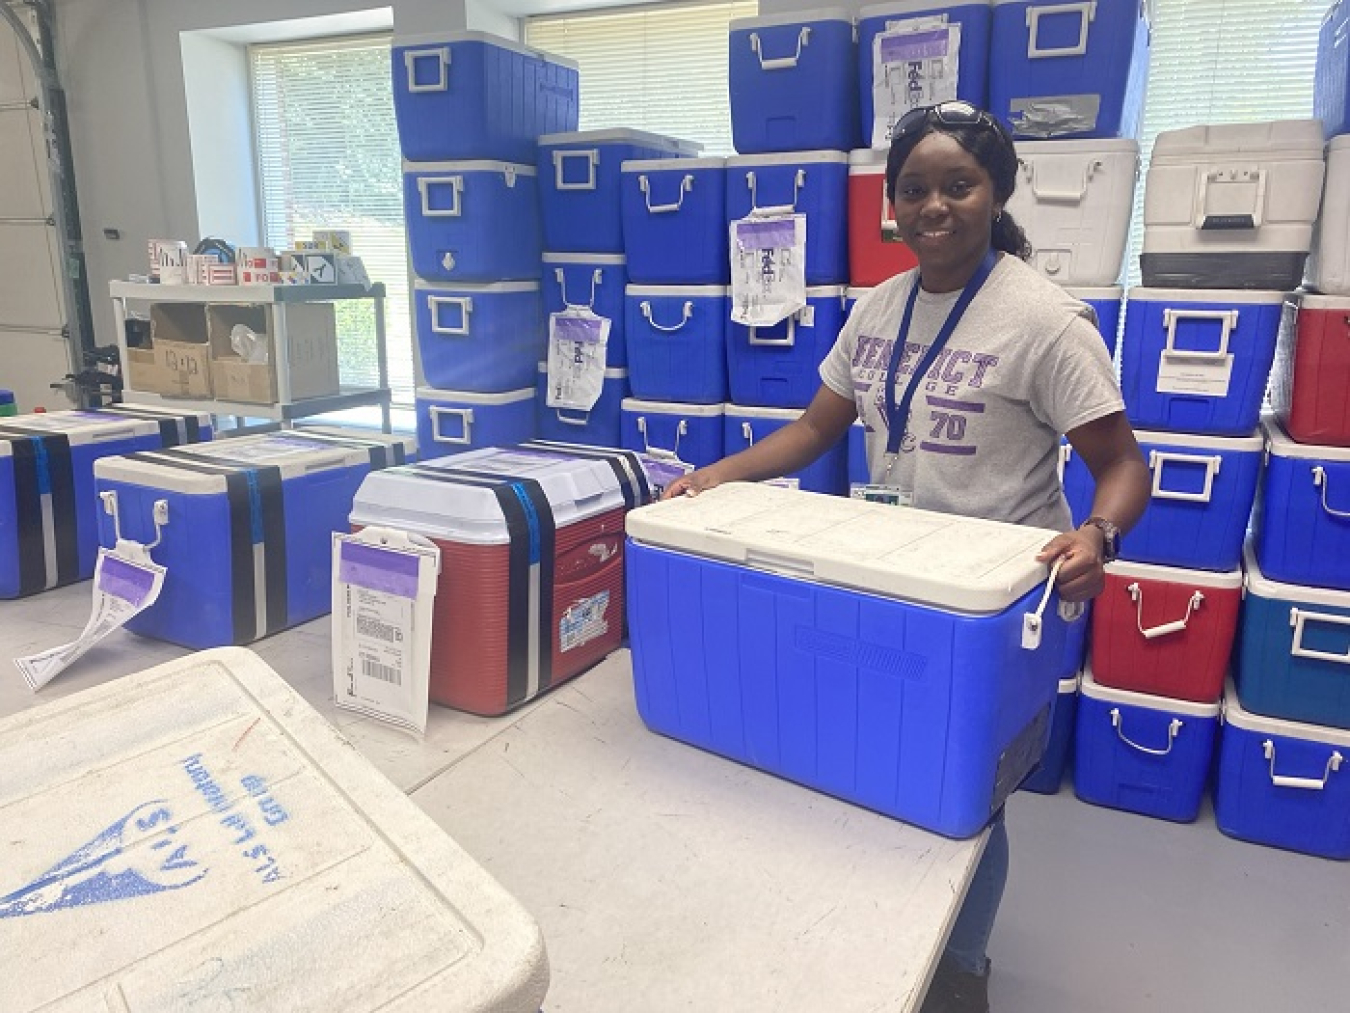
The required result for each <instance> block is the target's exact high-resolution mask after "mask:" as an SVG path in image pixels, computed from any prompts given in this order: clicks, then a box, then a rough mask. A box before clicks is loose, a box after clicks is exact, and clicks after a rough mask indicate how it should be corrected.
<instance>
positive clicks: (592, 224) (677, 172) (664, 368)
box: [537, 129, 723, 447]
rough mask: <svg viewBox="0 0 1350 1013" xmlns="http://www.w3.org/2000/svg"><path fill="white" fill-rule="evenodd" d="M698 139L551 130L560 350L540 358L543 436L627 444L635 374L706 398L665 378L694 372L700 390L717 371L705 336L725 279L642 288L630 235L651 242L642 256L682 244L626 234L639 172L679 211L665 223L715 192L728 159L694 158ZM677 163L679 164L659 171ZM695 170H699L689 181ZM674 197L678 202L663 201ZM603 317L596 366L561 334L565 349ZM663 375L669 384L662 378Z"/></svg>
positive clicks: (655, 256) (549, 315)
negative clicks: (631, 260) (582, 359)
mask: <svg viewBox="0 0 1350 1013" xmlns="http://www.w3.org/2000/svg"><path fill="white" fill-rule="evenodd" d="M699 149H700V146H699V145H697V144H693V143H691V142H689V141H681V140H677V139H676V138H673V137H663V136H659V135H656V134H649V133H644V132H642V131H638V130H627V129H617V130H593V131H582V132H580V133H577V132H573V133H567V134H553V135H549V136H546V137H542V138H540V142H539V177H540V188H539V189H540V200H541V208H542V215H543V222H544V246H545V249H546V250H547V251H548V252H546V253H545V254H544V258H543V259H544V263H543V291H544V312H545V316H546V319H547V327H546V334H547V335H548V342H547V345H548V347H549V349H550V351H549V354H548V356H546V357H544V359H545V361H542V362H540V363H539V365H538V371H539V372H538V377H537V379H538V384H539V403H538V415H539V435H540V436H541V437H543V438H545V439H550V440H560V441H564V442H572V443H583V444H589V445H592V446H600V447H618V446H620V444H621V442H622V441H623V440H624V439H625V438H626V437H627V433H625V432H624V431H623V430H625V429H626V428H627V425H628V424H627V422H626V420H625V418H624V416H623V404H624V401H625V400H626V399H627V398H628V393H629V385H630V380H632V381H636V382H637V383H638V384H640V385H642V387H643V389H646V390H648V393H647V394H646V395H642V394H639V395H637V396H639V397H644V396H645V397H648V398H650V399H652V400H657V401H678V400H693V401H697V400H699V397H697V396H695V397H686V398H681V397H675V396H669V395H670V393H672V392H671V391H668V390H666V387H669V386H671V384H672V380H673V381H675V383H674V386H675V387H678V386H679V383H680V382H681V381H682V382H687V383H688V384H689V385H690V387H691V390H690V391H686V392H684V393H692V394H694V395H700V394H702V393H703V391H702V390H701V387H705V386H707V385H708V383H709V382H712V381H710V380H709V378H708V375H707V374H708V373H709V369H708V368H707V366H706V365H705V363H706V361H707V359H708V358H709V356H711V355H712V354H713V350H712V349H709V348H708V347H706V346H707V343H708V342H710V341H714V340H716V339H717V337H718V331H719V321H720V319H721V314H722V312H723V307H722V302H723V299H722V296H721V292H722V290H721V289H717V288H715V287H710V283H704V284H701V285H700V284H699V283H697V282H695V281H694V280H692V279H686V278H679V279H677V281H678V284H676V283H674V282H666V283H658V285H657V287H655V288H651V289H648V288H646V287H644V286H639V287H638V289H637V291H638V292H639V293H645V294H637V295H634V294H632V293H633V288H632V287H631V286H630V284H629V282H630V272H629V264H628V256H627V253H626V250H627V248H628V247H630V246H632V247H633V248H635V249H637V248H638V247H641V249H640V251H639V258H638V259H639V261H640V263H641V264H642V265H643V266H647V265H649V264H650V263H651V262H652V261H653V260H658V261H659V260H660V257H661V256H662V255H669V256H670V257H671V258H672V261H673V260H674V259H675V258H676V257H678V256H679V255H680V254H681V252H683V251H680V250H678V249H669V250H664V249H663V250H657V249H652V248H651V247H650V246H649V245H648V243H647V242H645V241H643V240H641V239H638V240H636V241H634V242H633V243H629V242H628V241H627V237H626V228H625V226H626V225H627V224H628V223H627V220H626V214H627V213H626V211H625V209H626V208H627V206H628V203H629V196H628V194H627V190H628V188H629V187H630V185H631V184H633V183H634V182H636V181H637V180H638V179H639V177H640V178H641V179H645V180H646V181H647V182H646V186H647V191H646V193H645V194H639V197H645V198H646V200H647V201H648V202H649V203H650V204H651V206H652V207H653V208H657V209H662V210H661V211H660V214H662V215H669V216H672V217H665V218H662V219H661V221H662V224H668V223H669V224H673V223H674V221H675V219H679V220H680V222H681V224H682V223H683V221H684V219H685V218H686V217H687V216H686V214H685V202H686V201H688V202H689V207H690V208H692V207H693V205H694V204H695V203H698V204H699V205H700V206H701V205H702V204H704V203H706V202H707V200H708V197H709V194H708V193H707V191H708V189H709V187H710V181H709V180H708V179H707V178H706V176H707V175H708V173H709V171H710V172H711V173H712V174H713V175H716V172H717V163H720V160H704V159H699V158H697V157H695V156H696V155H697V154H698V151H699ZM668 162H669V163H672V164H675V165H677V166H678V168H676V169H674V170H672V171H671V172H664V171H660V170H661V168H662V167H664V166H665V165H666V163H668ZM633 165H637V166H641V167H643V168H642V170H641V171H639V172H638V173H637V176H633V175H632V174H631V173H629V172H628V171H626V167H629V166H633ZM685 177H694V178H695V180H696V181H694V180H691V181H690V182H689V183H687V184H686V183H685ZM667 189H669V191H670V192H669V193H667V192H666V191H667ZM695 191H697V195H696V196H695ZM667 205H669V206H671V207H673V210H671V211H669V212H667V211H665V210H663V209H664V208H665V207H666V206H667ZM653 217H658V216H657V215H654V216H653ZM667 239H668V237H667ZM704 241H705V242H707V241H709V240H707V239H705V240H704ZM688 252H690V253H695V252H698V253H701V254H702V256H703V257H704V258H705V259H711V255H712V251H711V250H710V249H705V250H702V251H688ZM642 306H645V307H646V312H645V314H644V313H642V312H641V309H640V307H642ZM602 327H603V329H604V331H605V347H604V355H603V356H600V355H599V354H598V352H595V353H593V354H592V355H591V356H590V359H589V361H590V366H589V367H587V366H585V365H578V364H576V363H575V361H574V357H573V356H572V355H570V354H560V352H559V351H558V349H557V348H555V346H554V344H553V342H554V341H555V340H557V341H560V342H562V344H561V345H560V346H559V347H561V348H562V349H564V350H565V349H567V348H577V347H579V346H578V345H576V344H569V343H568V342H569V341H580V340H582V339H583V338H584V339H585V340H587V341H590V342H591V343H594V339H595V338H597V337H598V334H597V329H598V328H602ZM568 335H575V337H566V336H568ZM565 338H566V340H564V339H565ZM719 349H720V346H719ZM588 368H589V369H591V370H594V371H595V373H597V374H600V373H603V377H601V376H599V375H596V376H594V377H593V380H592V381H591V383H589V384H588V383H586V382H585V380H584V378H583V377H582V376H581V375H580V373H581V372H582V371H584V370H586V369H588ZM657 374H659V375H660V376H661V377H664V378H665V379H664V383H658V382H655V381H654V379H653V377H654V376H655V375H657ZM652 391H655V394H653V393H652ZM550 402H553V403H552V404H550ZM625 445H629V444H625Z"/></svg>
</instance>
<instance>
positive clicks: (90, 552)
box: [0, 405, 211, 598]
mask: <svg viewBox="0 0 1350 1013" xmlns="http://www.w3.org/2000/svg"><path fill="white" fill-rule="evenodd" d="M208 420H209V416H206V415H199V414H197V413H195V412H189V413H178V412H163V411H158V410H155V409H142V408H141V407H140V406H139V405H116V406H113V407H112V408H110V409H100V410H97V411H56V412H46V413H42V414H38V415H12V416H6V417H4V418H0V598H19V597H22V596H24V595H29V594H35V593H37V592H38V591H46V590H47V589H49V588H53V587H60V586H62V585H64V584H72V583H74V582H75V581H79V580H88V579H89V578H90V577H92V576H93V575H94V563H95V561H96V560H97V559H98V513H99V501H98V498H97V497H96V496H95V495H94V465H95V464H96V463H97V462H98V461H99V460H101V459H102V458H104V457H109V456H112V455H115V454H130V453H133V452H135V451H138V450H154V449H158V448H160V447H172V446H175V445H177V444H179V443H187V442H195V441H197V440H199V439H210V436H211V429H210V425H209V423H208Z"/></svg>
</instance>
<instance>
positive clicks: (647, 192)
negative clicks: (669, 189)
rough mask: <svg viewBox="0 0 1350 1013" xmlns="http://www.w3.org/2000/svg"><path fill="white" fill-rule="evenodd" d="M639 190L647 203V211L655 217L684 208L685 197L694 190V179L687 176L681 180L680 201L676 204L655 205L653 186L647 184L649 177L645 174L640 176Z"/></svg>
mask: <svg viewBox="0 0 1350 1013" xmlns="http://www.w3.org/2000/svg"><path fill="white" fill-rule="evenodd" d="M638 188H639V189H640V190H641V191H642V196H643V197H644V198H645V199H646V201H647V210H648V212H650V213H651V214H654V215H663V214H666V213H667V212H670V211H678V210H680V208H682V207H684V195H685V194H687V193H688V192H689V191H690V190H692V189H694V177H693V176H692V175H686V176H685V177H684V179H682V180H680V199H679V200H677V201H676V202H675V203H674V204H653V203H652V190H651V184H650V183H649V182H647V175H646V173H643V174H642V175H640V176H638Z"/></svg>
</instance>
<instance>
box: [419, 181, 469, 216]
mask: <svg viewBox="0 0 1350 1013" xmlns="http://www.w3.org/2000/svg"><path fill="white" fill-rule="evenodd" d="M433 186H449V187H450V192H451V193H452V194H453V195H454V198H455V200H454V203H453V204H452V205H451V206H450V207H448V208H439V209H438V208H433V207H432V206H431V188H432V187H433ZM417 189H418V191H419V192H420V193H421V195H422V217H423V218H458V217H459V216H460V215H461V214H463V209H462V208H461V207H460V205H461V204H462V203H463V196H464V177H463V176H418V177H417Z"/></svg>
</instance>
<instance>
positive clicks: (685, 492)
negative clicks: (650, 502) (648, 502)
mask: <svg viewBox="0 0 1350 1013" xmlns="http://www.w3.org/2000/svg"><path fill="white" fill-rule="evenodd" d="M721 484H722V479H720V478H718V477H717V474H716V472H714V470H713V469H712V468H699V469H698V471H691V472H690V473H689V474H687V475H681V476H680V477H679V478H677V479H676V480H675V481H674V482H671V483H670V485H668V486H666V491H665V492H664V493H662V494H661V498H662V499H674V498H675V497H676V496H697V495H698V494H699V493H701V492H704V491H706V490H708V489H712V488H715V487H716V486H719V485H721Z"/></svg>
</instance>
